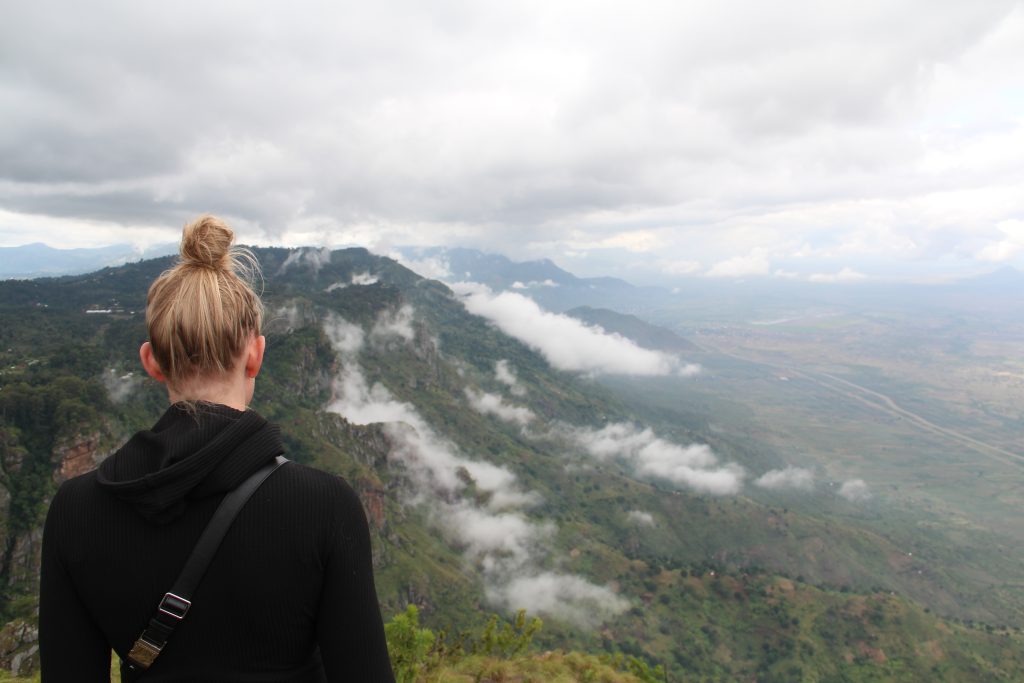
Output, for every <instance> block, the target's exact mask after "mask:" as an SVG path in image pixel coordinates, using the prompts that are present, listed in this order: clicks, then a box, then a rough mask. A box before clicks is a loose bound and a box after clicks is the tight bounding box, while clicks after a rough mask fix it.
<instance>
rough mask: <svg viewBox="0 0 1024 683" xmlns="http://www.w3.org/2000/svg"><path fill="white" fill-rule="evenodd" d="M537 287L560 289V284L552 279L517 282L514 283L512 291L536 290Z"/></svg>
mask: <svg viewBox="0 0 1024 683" xmlns="http://www.w3.org/2000/svg"><path fill="white" fill-rule="evenodd" d="M536 287H558V283H557V282H555V281H554V280H552V279H550V278H548V279H547V280H530V281H529V282H525V283H524V282H520V281H519V280H516V281H515V282H513V283H512V289H534V288H536Z"/></svg>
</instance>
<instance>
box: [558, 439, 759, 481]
mask: <svg viewBox="0 0 1024 683" xmlns="http://www.w3.org/2000/svg"><path fill="white" fill-rule="evenodd" d="M568 433H569V436H570V438H571V439H572V440H573V441H575V442H576V443H577V444H578V445H579V446H581V447H582V448H583V449H584V450H585V451H587V452H588V453H589V454H590V455H592V456H593V457H595V458H597V459H598V460H608V459H612V458H619V459H621V460H623V461H625V462H626V463H628V464H629V465H630V466H631V467H632V468H633V470H634V471H635V472H636V473H637V474H638V475H641V476H646V477H654V478H659V479H666V480H668V481H671V482H672V483H674V484H680V485H683V486H687V487H689V488H692V489H694V490H696V491H700V492H703V493H710V494H713V495H718V496H722V495H729V494H734V493H738V492H739V490H740V489H741V488H742V486H743V477H744V471H743V468H742V467H740V466H739V465H737V464H735V463H727V464H725V465H722V466H719V465H718V458H717V457H716V456H715V454H714V453H713V452H712V451H711V448H710V447H709V446H707V445H706V444H691V445H689V446H679V445H677V444H674V443H671V442H669V441H666V440H664V439H662V438H660V437H658V436H656V435H655V434H654V432H653V431H652V430H651V429H650V428H649V427H647V428H644V429H639V428H637V427H636V426H635V425H632V424H629V423H625V422H618V423H613V424H609V425H606V426H605V427H603V428H601V429H590V428H587V427H569V428H568Z"/></svg>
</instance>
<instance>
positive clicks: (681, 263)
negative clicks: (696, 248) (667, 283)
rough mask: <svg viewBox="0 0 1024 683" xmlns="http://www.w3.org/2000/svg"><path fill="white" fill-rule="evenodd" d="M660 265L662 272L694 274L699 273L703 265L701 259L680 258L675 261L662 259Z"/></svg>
mask: <svg viewBox="0 0 1024 683" xmlns="http://www.w3.org/2000/svg"><path fill="white" fill-rule="evenodd" d="M658 267H659V268H660V269H661V270H662V272H665V273H668V274H669V275H694V274H696V273H699V272H700V270H701V268H702V266H701V263H700V261H694V260H688V259H680V260H675V261H660V262H659V263H658Z"/></svg>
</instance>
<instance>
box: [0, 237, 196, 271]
mask: <svg viewBox="0 0 1024 683" xmlns="http://www.w3.org/2000/svg"><path fill="white" fill-rule="evenodd" d="M176 250H177V247H176V246H175V245H170V244H164V245H160V246H157V247H153V248H150V249H145V250H143V249H139V248H138V247H134V246H132V245H130V244H115V245H112V246H109V247H96V248H85V249H56V248H54V247H51V246H48V245H46V244H43V243H42V242H35V243H33V244H25V245H22V246H20V247H0V279H2V280H11V279H23V280H27V279H34V278H40V277H59V276H62V275H78V274H79V273H89V272H92V271H94V270H99V269H100V268H107V267H110V266H120V265H124V264H125V263H130V262H132V261H138V260H140V259H144V258H155V257H157V256H164V255H167V254H173V253H174V252H175V251H176Z"/></svg>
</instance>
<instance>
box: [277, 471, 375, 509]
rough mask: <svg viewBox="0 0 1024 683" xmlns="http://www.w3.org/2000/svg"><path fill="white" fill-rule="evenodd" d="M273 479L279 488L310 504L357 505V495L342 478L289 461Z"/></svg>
mask: <svg viewBox="0 0 1024 683" xmlns="http://www.w3.org/2000/svg"><path fill="white" fill-rule="evenodd" d="M274 479H277V484H278V486H279V487H280V488H282V489H285V490H288V492H289V493H290V494H291V495H293V496H299V497H301V498H302V499H303V500H306V501H307V502H308V503H310V504H314V505H317V504H319V505H330V506H331V507H336V506H338V505H344V504H352V503H356V504H359V496H358V494H357V493H356V491H355V489H354V488H352V486H351V484H349V483H348V481H347V480H346V479H345V478H344V477H342V476H340V475H337V474H331V473H330V472H325V471H323V470H320V469H317V468H315V467H309V466H308V465H303V464H301V463H298V462H295V461H289V462H287V463H285V464H284V466H282V467H280V468H279V469H278V471H277V472H275V473H274V475H273V476H272V477H271V481H273V480H274Z"/></svg>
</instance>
